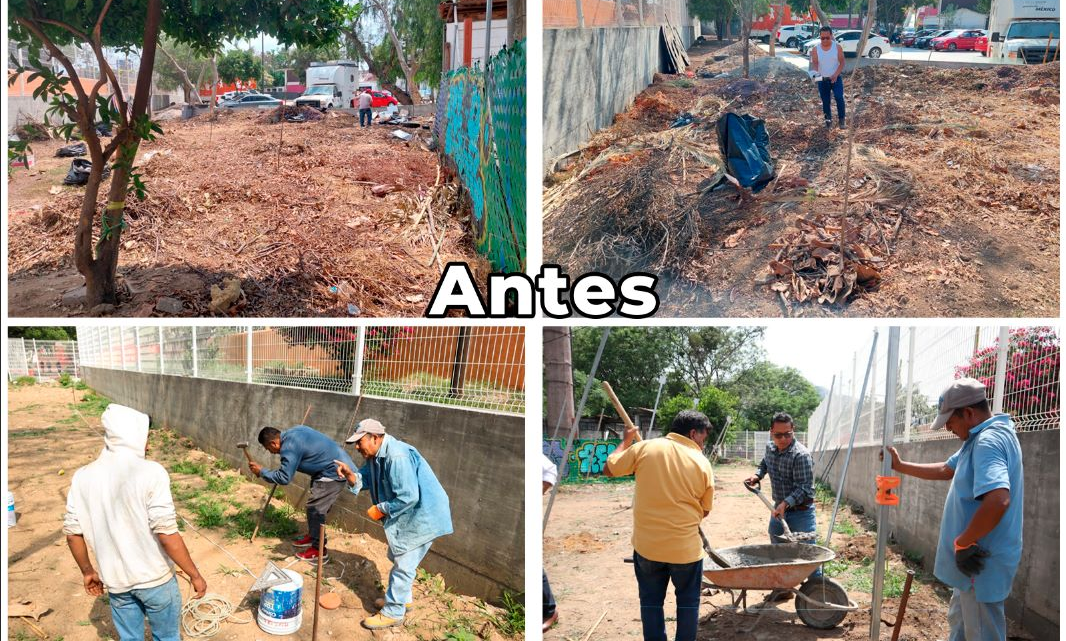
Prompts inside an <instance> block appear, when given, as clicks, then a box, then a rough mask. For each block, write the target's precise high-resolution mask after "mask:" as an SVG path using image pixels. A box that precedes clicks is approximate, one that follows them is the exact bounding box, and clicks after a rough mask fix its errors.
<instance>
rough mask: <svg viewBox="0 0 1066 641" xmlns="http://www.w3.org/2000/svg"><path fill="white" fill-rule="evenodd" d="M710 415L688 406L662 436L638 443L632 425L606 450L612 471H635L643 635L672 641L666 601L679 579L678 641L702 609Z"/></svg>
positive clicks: (685, 640)
mask: <svg viewBox="0 0 1066 641" xmlns="http://www.w3.org/2000/svg"><path fill="white" fill-rule="evenodd" d="M710 429H711V422H710V421H709V420H708V419H707V417H706V416H704V415H703V414H701V413H700V412H696V411H693V410H685V411H682V412H681V413H679V414H678V415H677V417H676V418H675V419H674V422H673V423H671V424H670V433H669V434H667V435H666V436H665V437H663V438H656V439H652V440H649V441H641V442H639V443H636V444H634V443H633V441H634V439H635V438H636V436H637V431H636V430H635V429H633V430H626V433H625V436H624V437H623V440H622V444H621V445H619V446H618V449H616V450H615V451H614V452H613V453H612V454H611V455H610V456H608V457H607V474H608V476H627V475H629V474H636V477H637V488H636V492H635V496H634V498H633V567H634V569H635V571H636V575H637V591H638V593H639V595H640V620H641V623H642V624H643V627H644V639H645V641H666V620H665V618H664V614H663V601H664V600H665V599H666V588H667V587H668V585H669V583H671V582H673V584H674V594H675V595H676V597H677V632H676V634H675V637H674V638H675V639H676V641H694V639H695V638H696V625H697V623H698V622H699V613H700V579H701V577H702V575H703V546H702V543H701V541H700V535H699V525H700V522H701V521H702V520H703V518H704V517H705V516H707V514H708V513H709V512H710V511H711V503H712V500H713V498H714V472H713V471H712V470H711V463H710V461H708V460H707V457H706V456H704V454H703V444H704V443H705V442H706V441H707V433H708V432H709V431H710Z"/></svg>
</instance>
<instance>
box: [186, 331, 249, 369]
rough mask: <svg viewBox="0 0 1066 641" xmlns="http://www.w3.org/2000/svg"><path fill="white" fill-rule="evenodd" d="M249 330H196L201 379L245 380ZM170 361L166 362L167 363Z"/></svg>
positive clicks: (196, 354) (195, 355) (196, 351)
mask: <svg viewBox="0 0 1066 641" xmlns="http://www.w3.org/2000/svg"><path fill="white" fill-rule="evenodd" d="M249 329H250V328H248V327H197V328H196V345H195V354H194V357H195V358H196V364H197V368H198V372H197V375H198V376H199V377H200V378H213V379H217V380H223V381H246V380H248V331H249ZM168 360H169V359H168Z"/></svg>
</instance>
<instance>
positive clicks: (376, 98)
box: [351, 89, 400, 109]
mask: <svg viewBox="0 0 1066 641" xmlns="http://www.w3.org/2000/svg"><path fill="white" fill-rule="evenodd" d="M398 104H400V101H399V100H397V99H396V96H393V95H392V92H391V91H386V90H385V89H371V90H370V106H371V107H373V108H377V107H388V106H389V105H398ZM351 106H352V109H355V108H356V107H358V106H359V96H358V95H356V96H355V98H352V105H351Z"/></svg>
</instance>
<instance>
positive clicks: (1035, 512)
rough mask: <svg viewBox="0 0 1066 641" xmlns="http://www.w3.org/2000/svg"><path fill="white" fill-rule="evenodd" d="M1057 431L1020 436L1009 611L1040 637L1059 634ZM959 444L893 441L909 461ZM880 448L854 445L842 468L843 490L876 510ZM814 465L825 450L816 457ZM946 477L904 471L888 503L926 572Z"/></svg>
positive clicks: (925, 459) (941, 457) (899, 532)
mask: <svg viewBox="0 0 1066 641" xmlns="http://www.w3.org/2000/svg"><path fill="white" fill-rule="evenodd" d="M1059 435H1060V432H1059V430H1047V431H1042V432H1022V433H1020V434H1018V441H1019V442H1020V443H1021V447H1022V460H1023V464H1024V466H1025V511H1024V517H1023V518H1024V521H1025V525H1024V538H1023V544H1022V546H1023V547H1022V560H1021V564H1020V565H1019V567H1018V574H1017V576H1015V578H1014V586H1013V588H1012V589H1011V595H1010V597H1008V599H1007V603H1006V608H1007V615H1008V616H1009V617H1011V618H1012V619H1013V620H1015V621H1017V622H1019V623H1020V624H1021V625H1022V626H1023V627H1024V628H1025V629H1026V630H1027V631H1029V632H1030V633H1031V634H1032V635H1034V636H1035V637H1036V638H1038V639H1058V638H1059ZM959 446H960V441H958V440H956V439H950V440H943V441H927V442H923V443H905V444H897V445H896V446H895V447H896V449H897V450H899V455H900V457H901V458H902V459H903V460H905V461H910V462H913V463H937V462H943V461H946V460H947V459H948V458H949V457H950V456H951V455H952V454H953V453H955V452H956V451H957V450H958V449H959ZM879 450H880V448H879V447H856V448H855V451H854V452H853V453H852V456H851V463H850V465H849V467H848V477H847V479H846V480H845V482H844V492H843V494H842V496H843V497H844V499H846V500H847V501H849V502H851V503H854V504H857V505H861V506H863V508H864V509H865V510H866V511H867V513H868V514H873V513H875V512H876V508H877V504H876V503H875V501H874V495H875V493H876V488H875V487H874V483H875V481H874V477H876V476H877V475H878V474H880V471H881V463H880V461H879V460H878V451H879ZM846 451H847V447H846V446H845V447H844V448H842V449H841V451H840V454H839V455H838V456H837V459H836V462H835V463H834V465H833V467H832V470H831V472H830V475H829V476H830V478H829V479H828V480H829V481H830V485H832V486H833V489H834V491H837V490H838V487H837V486H838V484H839V481H840V471H841V469H843V465H844V457H845V453H846ZM820 459H821V460H819V461H818V464H817V465H818V472H819V473H821V471H822V470H823V469H824V466H825V463H826V462H827V461H828V459H829V456H828V455H826V456H823V457H820ZM948 487H949V483H947V482H938V481H922V480H920V479H916V478H913V477H908V476H905V477H903V482H902V485H901V486H900V492H899V494H900V505H899V506H898V507H895V508H890V515H889V518H890V519H891V524H892V529H891V532H890V534H891V535H892V536H893V537H894V538H895V539H896V540H897V541H899V543H900V544H901V545H902V546H903V547H904V549H906V550H909V551H912V552H917V553H919V554H921V555H922V565H923V567H925V568H926V569H927V570H929V571H930V572H931V571H932V570H933V561H934V559H935V558H936V546H937V540H938V537H939V535H940V519H941V516H942V514H943V511H944V500H945V499H946V498H947V494H948Z"/></svg>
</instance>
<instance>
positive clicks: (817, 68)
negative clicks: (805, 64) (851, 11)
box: [810, 27, 844, 129]
mask: <svg viewBox="0 0 1066 641" xmlns="http://www.w3.org/2000/svg"><path fill="white" fill-rule="evenodd" d="M818 41H819V42H818V44H816V45H815V46H813V47H811V63H810V70H811V72H812V73H813V74H815V75H816V76H819V77H820V78H821V79H820V80H818V95H819V96H821V98H822V113H823V114H825V126H826V128H827V129H828V128H829V127H832V126H833V111H832V109H830V104H829V96H830V94H832V96H833V98H834V99H836V101H837V121H838V122H839V124H840V128H841V129H843V128H844V79H843V78H841V77H840V74H841V73H843V71H844V50H843V49H841V48H840V44H839V43H838V42H837V41H836V40H833V30H832V28H830V27H822V28H821V29H820V30H819V31H818Z"/></svg>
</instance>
